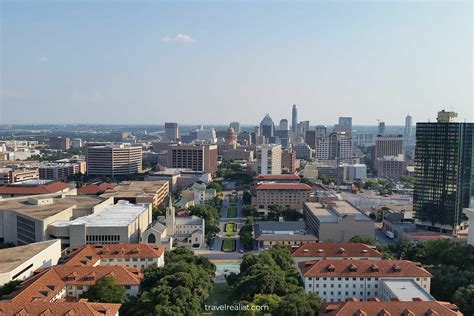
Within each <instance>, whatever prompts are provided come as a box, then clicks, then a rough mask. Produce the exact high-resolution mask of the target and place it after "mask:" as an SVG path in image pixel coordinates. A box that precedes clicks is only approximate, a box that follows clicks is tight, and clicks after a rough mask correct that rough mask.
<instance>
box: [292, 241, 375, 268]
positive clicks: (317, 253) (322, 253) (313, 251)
mask: <svg viewBox="0 0 474 316" xmlns="http://www.w3.org/2000/svg"><path fill="white" fill-rule="evenodd" d="M291 257H292V258H293V261H295V262H296V263H298V262H303V261H309V260H317V259H335V260H337V259H339V260H342V259H354V260H357V259H358V260H361V259H370V260H380V259H382V254H381V253H380V252H379V251H377V249H376V247H374V246H369V245H366V244H361V243H350V242H344V243H331V242H321V243H314V242H312V243H306V244H303V245H301V246H299V247H296V248H295V247H293V248H292V249H291Z"/></svg>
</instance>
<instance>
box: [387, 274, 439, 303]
mask: <svg viewBox="0 0 474 316" xmlns="http://www.w3.org/2000/svg"><path fill="white" fill-rule="evenodd" d="M382 283H383V284H384V286H385V287H386V288H387V289H388V290H390V292H392V294H393V295H394V296H396V297H397V298H398V299H400V301H413V299H414V298H420V299H422V300H423V301H433V300H434V298H433V296H431V295H430V294H428V293H427V292H426V291H425V290H423V289H422V288H421V287H420V286H419V285H418V284H417V283H416V282H415V281H414V280H413V279H406V280H395V279H392V280H382Z"/></svg>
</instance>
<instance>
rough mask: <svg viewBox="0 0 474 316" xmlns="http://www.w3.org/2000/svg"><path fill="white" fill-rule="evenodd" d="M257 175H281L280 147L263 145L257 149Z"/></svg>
mask: <svg viewBox="0 0 474 316" xmlns="http://www.w3.org/2000/svg"><path fill="white" fill-rule="evenodd" d="M257 162H258V165H257V168H258V170H257V173H258V174H281V145H276V144H265V145H261V146H259V147H258V148H257Z"/></svg>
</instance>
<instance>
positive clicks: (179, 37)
mask: <svg viewBox="0 0 474 316" xmlns="http://www.w3.org/2000/svg"><path fill="white" fill-rule="evenodd" d="M161 41H162V42H177V43H194V42H195V41H196V40H195V39H194V38H192V37H191V36H189V35H187V34H181V33H178V34H176V36H174V37H170V36H168V35H166V36H163V37H162V38H161Z"/></svg>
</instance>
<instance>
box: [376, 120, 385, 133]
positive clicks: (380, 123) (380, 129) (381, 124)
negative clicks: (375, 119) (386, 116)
mask: <svg viewBox="0 0 474 316" xmlns="http://www.w3.org/2000/svg"><path fill="white" fill-rule="evenodd" d="M384 133H385V122H379V130H378V134H379V135H383V134H384Z"/></svg>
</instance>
